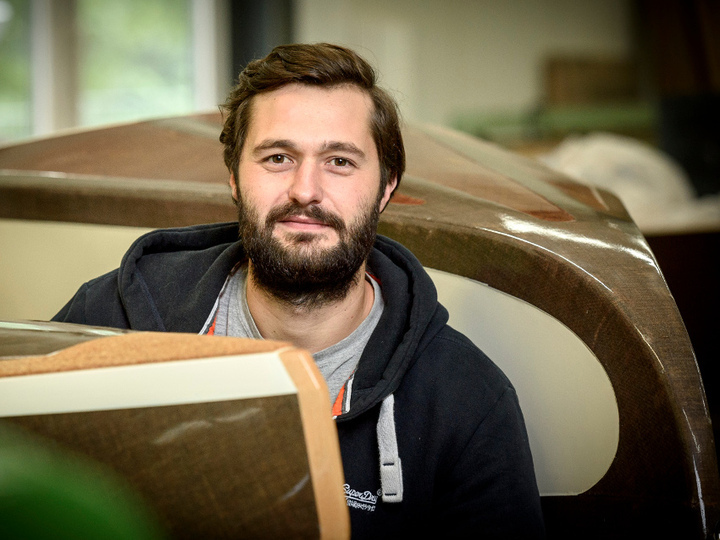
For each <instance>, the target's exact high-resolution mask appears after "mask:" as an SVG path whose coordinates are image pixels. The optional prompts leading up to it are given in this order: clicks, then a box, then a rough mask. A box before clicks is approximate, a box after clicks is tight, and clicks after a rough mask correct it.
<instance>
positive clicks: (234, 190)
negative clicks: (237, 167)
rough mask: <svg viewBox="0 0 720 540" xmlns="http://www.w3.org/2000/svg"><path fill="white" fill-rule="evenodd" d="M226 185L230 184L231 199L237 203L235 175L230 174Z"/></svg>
mask: <svg viewBox="0 0 720 540" xmlns="http://www.w3.org/2000/svg"><path fill="white" fill-rule="evenodd" d="M228 183H229V184H230V189H232V198H233V200H234V201H235V202H238V186H237V181H236V180H235V173H233V172H231V173H230V179H229V180H228Z"/></svg>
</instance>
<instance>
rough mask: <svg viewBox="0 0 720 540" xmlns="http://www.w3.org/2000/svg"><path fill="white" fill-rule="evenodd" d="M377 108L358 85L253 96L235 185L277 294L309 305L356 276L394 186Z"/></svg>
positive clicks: (249, 236) (259, 277)
mask: <svg viewBox="0 0 720 540" xmlns="http://www.w3.org/2000/svg"><path fill="white" fill-rule="evenodd" d="M371 111H372V101H371V100H370V98H369V96H367V94H366V93H365V92H363V91H362V90H360V89H358V88H356V87H353V86H339V87H334V88H329V89H327V88H321V87H311V86H306V85H298V84H292V85H288V86H285V87H283V88H281V89H279V90H275V91H272V92H268V93H265V94H260V95H257V96H255V98H254V100H253V103H252V111H251V121H250V127H249V130H248V133H247V136H246V139H245V143H244V145H243V151H242V154H241V156H240V163H239V167H238V176H239V178H238V181H237V182H236V184H237V187H236V186H235V185H234V184H235V183H231V184H232V185H233V195H234V197H235V198H236V200H237V201H238V207H239V213H240V218H239V219H240V234H241V238H242V240H243V243H244V247H245V250H246V252H247V254H248V257H249V258H250V260H251V275H252V276H253V277H254V278H255V279H256V281H257V282H258V283H259V284H260V285H261V286H262V287H263V288H265V289H266V290H268V291H269V292H271V293H272V294H274V295H275V296H276V297H278V298H281V299H283V300H286V301H289V302H292V303H294V304H298V305H299V304H301V303H302V304H304V305H308V307H309V306H310V305H313V304H317V303H322V302H325V301H331V300H335V299H337V298H341V297H343V296H344V294H345V293H346V292H347V290H348V289H349V287H350V285H351V284H352V283H353V282H354V280H355V279H356V278H357V277H358V270H359V269H361V268H362V267H363V263H364V262H365V259H366V258H367V255H368V253H369V251H370V248H371V247H372V242H373V240H374V238H375V230H376V228H377V220H378V216H379V211H380V209H382V208H384V206H385V204H386V203H387V201H388V199H389V198H390V194H391V193H392V188H393V187H394V185H395V182H394V181H393V182H390V183H389V185H388V186H387V187H386V188H385V189H383V190H380V163H379V159H378V155H377V149H376V147H375V142H374V140H373V137H372V134H371V132H370V114H371Z"/></svg>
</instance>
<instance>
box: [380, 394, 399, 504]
mask: <svg viewBox="0 0 720 540" xmlns="http://www.w3.org/2000/svg"><path fill="white" fill-rule="evenodd" d="M377 437H378V449H379V451H380V486H381V488H382V500H383V502H386V503H399V502H402V500H403V480H402V463H401V461H400V454H399V453H398V445H397V433H396V432H395V396H394V395H393V394H390V395H389V396H388V397H386V398H385V399H384V400H383V402H382V405H381V407H380V418H379V419H378V424H377Z"/></svg>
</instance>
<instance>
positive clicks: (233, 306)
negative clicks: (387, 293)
mask: <svg viewBox="0 0 720 540" xmlns="http://www.w3.org/2000/svg"><path fill="white" fill-rule="evenodd" d="M365 279H367V280H368V281H369V282H370V283H371V284H372V286H373V290H374V291H375V300H374V302H373V305H372V308H371V309H370V313H369V314H368V316H367V317H366V318H365V320H364V321H363V322H362V323H360V326H358V327H357V328H356V329H355V330H354V331H353V333H352V334H350V335H349V336H347V337H346V338H345V339H343V340H342V341H339V342H338V343H336V344H335V345H331V346H330V347H327V348H326V349H323V350H322V351H319V352H317V353H315V354H314V355H313V358H314V359H315V363H316V364H317V366H318V369H319V370H320V373H322V375H323V377H325V381H326V383H327V386H328V392H329V394H330V403H333V402H334V401H335V398H336V397H337V395H338V394H339V393H340V389H341V388H342V387H343V385H344V384H345V382H346V381H347V380H348V379H349V378H350V376H351V375H352V374H353V372H354V371H355V368H356V367H357V364H358V362H359V360H360V356H361V355H362V352H363V350H364V349H365V346H366V345H367V342H368V341H369V340H370V335H371V334H372V333H373V330H375V327H376V326H377V323H378V321H379V320H380V316H381V315H382V312H383V309H385V301H384V300H383V297H382V291H381V290H380V285H379V284H378V282H377V281H376V280H375V279H373V278H372V277H370V276H369V275H367V274H366V277H365ZM246 284H247V266H241V267H239V268H237V269H236V271H234V272H233V273H231V274H230V276H229V277H228V280H227V282H226V283H225V286H224V287H223V290H222V291H221V292H220V296H219V298H218V311H217V317H216V319H215V335H216V336H234V337H246V338H256V339H262V335H261V334H260V331H259V330H258V328H257V326H256V325H255V321H254V320H253V318H252V315H251V313H250V309H249V308H248V303H247V294H246V291H247V289H246Z"/></svg>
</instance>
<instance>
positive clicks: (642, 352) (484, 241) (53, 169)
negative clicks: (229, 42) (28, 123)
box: [0, 115, 720, 538]
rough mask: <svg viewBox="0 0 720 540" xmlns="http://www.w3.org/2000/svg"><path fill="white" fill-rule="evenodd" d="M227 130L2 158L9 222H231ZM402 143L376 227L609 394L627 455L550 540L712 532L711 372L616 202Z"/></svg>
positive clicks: (205, 127) (60, 146)
mask: <svg viewBox="0 0 720 540" xmlns="http://www.w3.org/2000/svg"><path fill="white" fill-rule="evenodd" d="M219 129H220V128H219V117H216V116H213V115H208V116H203V117H195V118H180V119H169V120H159V121H150V122H145V123H140V124H132V125H127V126H119V127H115V128H107V129H102V130H94V131H90V132H82V133H76V134H68V135H66V136H64V137H57V138H53V139H47V140H45V141H38V142H34V143H31V144H28V145H16V146H12V147H7V148H4V149H0V169H4V171H3V172H2V175H0V216H1V217H8V218H16V219H46V220H58V221H78V222H88V223H107V224H122V225H135V226H145V227H148V226H149V227H166V226H180V225H191V224H196V223H202V222H213V221H227V220H233V219H234V217H235V208H234V206H233V205H232V201H231V199H230V195H229V189H228V187H227V185H226V177H227V172H226V171H225V170H224V168H223V165H222V159H221V147H220V145H219V143H218V142H217V135H218V134H219ZM405 140H406V145H407V149H408V171H407V175H406V177H405V178H404V179H403V182H402V184H401V187H400V189H399V192H398V193H397V194H396V196H395V198H394V202H393V203H392V204H390V206H389V207H388V209H387V210H386V211H385V213H384V214H383V216H382V218H381V225H380V232H381V233H382V234H385V235H387V236H390V237H392V238H395V239H397V240H399V241H400V242H402V243H403V244H404V245H406V246H407V247H408V248H410V249H411V250H412V251H413V252H414V253H415V254H416V255H417V256H418V258H419V259H420V260H421V262H422V263H423V264H424V265H425V266H428V267H432V268H436V269H439V270H445V271H448V272H452V273H454V274H458V275H462V276H465V277H469V278H472V279H474V280H477V281H480V282H483V283H487V284H489V285H491V286H492V287H494V288H496V289H498V290H501V291H504V292H507V293H509V294H511V295H512V296H515V297H517V298H520V299H522V300H525V301H527V302H529V303H530V304H532V305H534V306H537V307H538V308H540V309H542V310H543V311H545V312H547V313H549V314H550V315H552V316H553V317H555V318H556V319H558V320H559V321H561V322H562V323H563V324H564V325H566V326H567V327H568V328H569V329H571V330H572V331H573V332H574V333H575V334H577V336H579V337H580V338H581V339H582V340H583V342H584V343H585V344H586V345H587V346H588V347H589V348H590V349H591V350H592V352H593V353H594V354H595V355H596V356H597V358H598V360H599V361H600V362H601V364H602V365H603V367H604V369H605V370H606V372H607V374H608V377H609V379H610V381H611V383H612V387H613V390H614V392H615V395H616V399H617V403H618V410H619V415H620V439H619V445H618V451H617V455H616V458H615V460H614V461H613V463H612V465H611V467H610V469H609V470H608V472H607V474H606V475H605V476H604V477H603V478H602V479H601V480H600V481H599V482H598V483H597V484H596V485H595V486H593V487H592V488H590V489H589V490H588V491H586V492H585V493H582V494H580V495H578V496H573V497H545V498H544V500H543V504H544V508H545V512H546V519H547V526H548V532H549V534H550V536H551V537H563V536H567V537H570V536H573V537H575V536H579V535H582V536H583V537H613V538H616V537H621V536H638V535H640V536H649V535H651V534H653V533H655V534H660V533H663V535H665V534H667V533H669V532H676V533H683V534H685V535H687V537H696V538H702V537H704V536H706V534H707V533H708V531H709V530H710V529H711V528H712V527H714V525H715V523H716V522H717V520H718V517H720V514H719V512H720V491H719V487H718V471H717V462H716V457H715V446H714V439H713V436H712V427H711V422H710V417H709V414H708V411H707V404H706V400H705V396H704V392H703V386H702V382H701V378H700V374H699V372H698V368H697V363H696V361H695V358H694V354H693V350H692V346H691V344H690V341H689V339H688V335H687V332H686V330H685V327H684V325H683V321H682V319H681V317H680V314H679V312H678V310H677V307H676V304H675V301H674V299H673V297H672V295H671V294H670V291H669V290H668V288H667V285H666V283H665V281H664V279H663V276H662V274H661V272H660V269H659V268H658V265H657V262H656V259H655V257H654V255H653V253H652V251H651V250H650V248H649V247H648V244H647V242H646V241H645V239H644V238H643V236H642V234H641V233H640V231H639V230H638V229H637V227H636V226H635V224H634V223H633V222H632V220H631V219H630V218H629V217H628V215H627V213H626V212H625V210H624V209H623V207H622V205H621V204H620V202H619V201H618V200H617V199H616V198H615V197H614V196H612V195H611V194H609V193H606V192H602V191H598V190H594V189H591V188H587V187H585V186H581V185H579V184H577V183H575V182H573V181H572V180H571V179H568V178H566V177H563V176H561V175H559V174H557V173H554V172H552V171H550V170H549V169H547V168H544V167H542V166H541V165H540V164H538V163H537V162H535V161H531V160H527V159H523V158H520V157H518V156H516V155H514V154H510V153H508V152H505V151H503V150H502V149H500V148H498V147H495V146H492V145H489V144H487V143H484V142H481V141H478V140H476V139H472V138H470V137H466V136H464V135H460V134H458V133H455V132H452V131H449V130H442V129H438V128H431V127H409V128H407V129H406V130H405ZM37 171H45V172H37ZM519 331H521V329H519Z"/></svg>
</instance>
